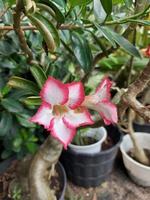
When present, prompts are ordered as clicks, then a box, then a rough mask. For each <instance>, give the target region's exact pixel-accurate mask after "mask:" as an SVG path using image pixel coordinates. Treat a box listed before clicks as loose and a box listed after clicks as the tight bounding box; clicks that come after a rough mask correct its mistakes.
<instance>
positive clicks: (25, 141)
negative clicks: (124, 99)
mask: <svg viewBox="0 0 150 200" xmlns="http://www.w3.org/2000/svg"><path fill="white" fill-rule="evenodd" d="M35 2H36V4H37V7H38V6H39V7H38V9H39V10H38V14H36V15H35V13H30V15H32V16H34V17H37V18H38V19H39V20H41V22H42V23H43V24H44V25H47V27H48V31H50V32H51V36H52V38H53V39H54V42H55V43H56V49H55V51H54V52H53V53H50V52H49V51H48V48H47V45H46V43H45V42H47V38H45V35H44V34H41V33H42V32H41V31H40V32H39V31H38V30H39V29H38V28H39V27H37V29H38V30H26V31H24V34H25V38H26V42H27V44H28V46H29V48H30V49H31V51H32V54H33V59H34V62H33V63H34V64H33V63H32V64H29V62H28V60H27V57H26V55H25V53H24V51H23V50H22V49H21V48H20V42H19V40H18V36H17V35H16V33H15V32H14V31H13V30H11V31H10V30H5V29H2V27H4V26H11V27H12V25H13V13H14V9H15V1H14V0H6V1H3V0H0V28H1V29H0V30H1V31H0V143H1V150H2V155H1V157H2V158H7V157H9V156H11V155H12V154H13V153H16V154H17V155H18V156H19V157H20V156H23V155H25V154H26V153H34V152H35V151H36V149H37V147H38V143H40V141H41V140H43V138H42V137H41V133H42V131H41V129H39V127H37V126H36V125H35V124H33V123H30V122H29V118H30V117H31V116H32V115H33V113H34V112H35V109H37V106H38V105H39V104H40V98H39V96H38V94H39V91H40V89H41V87H42V85H43V83H44V81H45V80H46V78H47V77H48V76H54V77H55V78H58V79H60V80H62V81H63V82H64V83H65V82H71V81H78V80H84V77H85V76H86V75H88V74H89V78H88V81H87V82H86V84H85V87H86V92H87V93H89V92H90V91H92V90H93V88H94V89H95V87H96V85H97V84H98V83H99V82H100V80H101V78H102V77H103V76H104V75H108V76H110V77H111V78H112V79H113V80H114V81H116V84H117V86H118V87H124V86H125V85H124V82H125V81H126V77H128V71H129V70H128V65H127V63H128V62H129V60H130V59H131V56H133V57H134V60H133V71H132V79H131V81H132V80H134V78H135V77H136V76H137V74H138V73H139V71H140V70H141V69H143V67H144V66H145V65H146V63H147V58H142V57H143V56H142V55H141V51H140V49H144V48H146V47H147V46H148V45H149V44H150V28H149V26H150V22H149V18H150V17H149V2H148V1H144V2H143V8H141V10H140V11H138V13H136V14H138V15H137V16H136V15H135V12H136V10H135V6H134V1H132V0H109V1H104V0H81V1H78V0H68V1H66V0H54V1H51V0H36V1H35ZM41 3H42V5H45V6H47V7H48V9H47V7H46V9H44V8H45V7H44V8H43V7H42V6H41ZM39 11H40V12H39ZM30 15H27V13H26V12H23V17H22V21H21V25H22V26H28V27H29V26H31V24H32V25H35V24H33V21H32V20H31V18H32V17H30ZM134 15H135V17H134ZM132 16H133V17H132ZM47 23H49V24H47ZM131 25H132V26H134V27H136V41H135V45H134V44H132V43H133V31H131V30H130V31H128V30H129V27H130V26H131ZM120 47H121V48H120ZM110 48H114V49H115V50H114V51H112V53H111V54H110V53H108V50H109V49H110ZM97 54H99V55H103V56H101V59H99V60H98V61H96V62H95V58H96V55H97ZM123 67H124V68H125V69H124V75H125V76H124V77H123V78H124V79H122V78H121V82H122V83H121V84H120V82H119V81H117V80H116V78H117V74H118V73H119V72H120V70H121V69H122V68H123ZM20 77H21V78H20ZM37 133H38V134H37Z"/></svg>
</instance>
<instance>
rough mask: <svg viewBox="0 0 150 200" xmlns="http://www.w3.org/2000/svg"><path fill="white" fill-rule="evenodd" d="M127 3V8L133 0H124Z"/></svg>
mask: <svg viewBox="0 0 150 200" xmlns="http://www.w3.org/2000/svg"><path fill="white" fill-rule="evenodd" d="M124 2H125V5H126V6H127V8H131V6H132V4H133V0H124Z"/></svg>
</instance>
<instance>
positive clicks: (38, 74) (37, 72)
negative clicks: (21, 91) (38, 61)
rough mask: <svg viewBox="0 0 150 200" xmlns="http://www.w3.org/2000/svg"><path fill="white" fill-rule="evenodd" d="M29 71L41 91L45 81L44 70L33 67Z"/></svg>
mask: <svg viewBox="0 0 150 200" xmlns="http://www.w3.org/2000/svg"><path fill="white" fill-rule="evenodd" d="M30 71H31V73H32V75H33V77H34V78H35V80H36V82H37V84H38V86H39V88H40V89H41V88H42V87H43V85H44V83H45V81H46V79H47V77H46V74H45V72H44V70H43V69H42V67H40V66H35V65H34V66H32V67H30Z"/></svg>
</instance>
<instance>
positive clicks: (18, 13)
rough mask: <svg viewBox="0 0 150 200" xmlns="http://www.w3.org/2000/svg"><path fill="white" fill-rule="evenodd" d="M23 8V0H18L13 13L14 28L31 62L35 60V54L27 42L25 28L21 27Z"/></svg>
mask: <svg viewBox="0 0 150 200" xmlns="http://www.w3.org/2000/svg"><path fill="white" fill-rule="evenodd" d="M22 9H23V8H22V1H19V0H18V1H17V4H16V9H15V13H14V15H13V19H14V25H13V28H14V30H15V32H16V34H17V35H18V38H19V41H20V46H21V49H22V50H23V51H24V52H25V54H26V55H27V56H28V62H29V63H30V62H31V61H32V60H33V54H32V51H31V50H30V48H29V47H28V44H27V42H26V39H25V36H24V32H23V30H22V28H21V24H20V23H21V15H22Z"/></svg>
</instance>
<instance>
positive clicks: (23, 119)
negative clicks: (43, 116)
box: [16, 114, 36, 128]
mask: <svg viewBox="0 0 150 200" xmlns="http://www.w3.org/2000/svg"><path fill="white" fill-rule="evenodd" d="M16 117H17V119H18V122H19V123H20V124H21V125H22V126H24V127H26V128H35V127H36V125H35V124H34V123H32V122H30V121H29V119H30V116H29V115H26V114H21V115H17V116H16Z"/></svg>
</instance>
